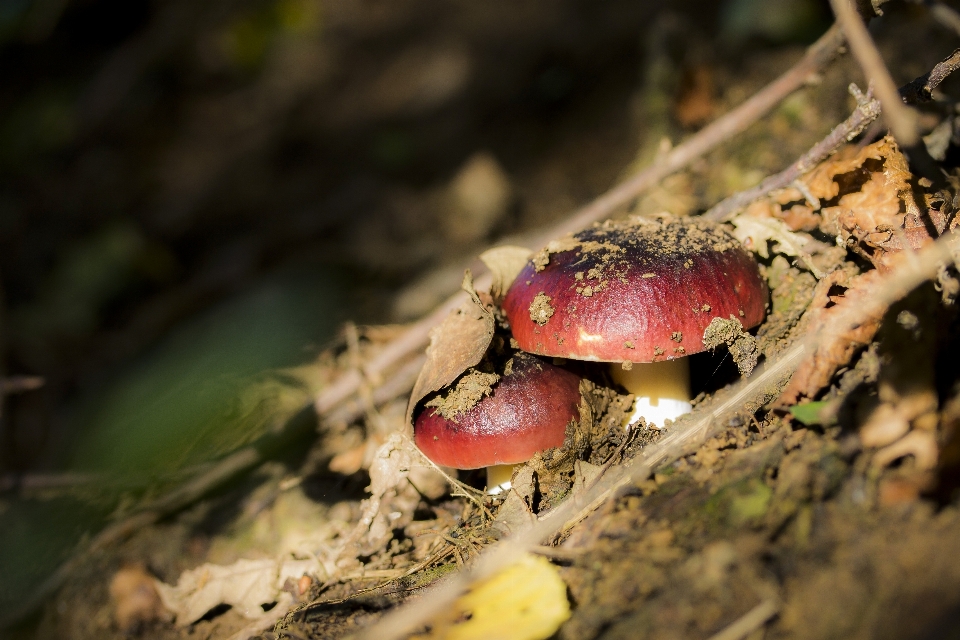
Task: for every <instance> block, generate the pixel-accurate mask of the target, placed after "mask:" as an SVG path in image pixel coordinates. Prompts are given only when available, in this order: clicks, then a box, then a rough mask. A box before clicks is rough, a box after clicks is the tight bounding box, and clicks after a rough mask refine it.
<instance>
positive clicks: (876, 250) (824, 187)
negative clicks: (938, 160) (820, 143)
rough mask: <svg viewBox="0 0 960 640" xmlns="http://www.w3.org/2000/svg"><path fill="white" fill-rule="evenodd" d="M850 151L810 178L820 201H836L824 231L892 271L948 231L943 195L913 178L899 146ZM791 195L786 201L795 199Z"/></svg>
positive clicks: (825, 213) (825, 212) (889, 143)
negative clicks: (903, 257)
mask: <svg viewBox="0 0 960 640" xmlns="http://www.w3.org/2000/svg"><path fill="white" fill-rule="evenodd" d="M854 149H855V147H847V148H845V149H844V150H842V151H841V152H839V153H838V154H836V156H834V157H833V158H831V159H830V160H828V161H826V162H823V163H821V164H820V165H819V166H818V167H817V168H816V169H814V170H813V171H812V172H810V174H808V175H807V176H806V178H805V184H806V186H807V188H808V190H809V191H810V192H811V194H813V195H814V196H815V197H818V198H821V199H825V200H831V199H835V198H837V196H840V197H839V199H838V200H836V202H835V204H832V206H829V207H825V208H823V209H822V210H821V215H822V218H823V220H822V222H821V225H820V228H821V230H822V231H824V232H825V233H829V234H831V235H836V236H838V238H839V240H840V241H842V242H843V243H845V244H846V246H848V247H850V248H851V249H852V250H853V251H855V252H857V253H859V254H860V255H862V256H863V257H865V258H867V259H868V260H870V261H871V262H872V263H873V264H874V266H876V267H877V268H879V269H889V268H890V267H891V266H892V264H891V261H892V260H893V259H894V256H895V254H896V253H898V252H900V251H903V250H904V249H906V248H910V249H913V250H916V249H919V248H921V247H922V246H924V245H925V244H927V243H929V242H932V241H933V239H934V237H936V236H939V235H940V234H941V233H943V231H944V230H945V229H946V227H947V223H948V220H947V218H946V216H945V215H944V214H943V212H942V211H941V210H940V208H941V207H940V204H941V203H940V201H939V198H938V196H936V195H934V194H929V193H925V192H924V190H923V188H922V185H921V181H919V180H916V179H914V176H913V175H912V174H911V173H910V168H909V165H908V164H907V159H906V158H905V157H904V156H903V154H902V153H900V150H899V148H898V147H897V143H896V141H894V140H893V138H891V137H890V136H887V137H886V138H883V139H882V140H879V141H877V142H875V143H873V144H871V145H868V146H866V147H864V148H863V149H861V150H860V151H859V152H857V153H854ZM789 196H790V194H788V193H787V192H786V191H785V192H783V193H782V194H780V201H781V202H783V203H784V204H785V203H786V201H785V200H784V198H786V197H789Z"/></svg>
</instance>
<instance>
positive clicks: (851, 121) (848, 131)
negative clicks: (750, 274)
mask: <svg viewBox="0 0 960 640" xmlns="http://www.w3.org/2000/svg"><path fill="white" fill-rule="evenodd" d="M958 68H960V49H957V50H956V51H954V52H953V53H951V54H950V55H949V56H947V57H946V58H945V59H944V60H942V61H941V62H939V63H937V65H936V66H935V67H934V68H933V69H932V70H931V71H930V72H929V73H925V74H924V75H922V76H920V77H919V78H917V79H915V80H913V81H912V82H910V83H908V84H905V85H903V86H902V87H901V88H900V90H899V91H900V95H901V96H902V97H903V99H904V100H905V101H906V102H909V103H911V104H914V103H917V102H927V101H929V100H931V99H933V91H934V89H936V88H937V87H939V86H940V83H941V82H943V81H944V80H946V79H947V77H948V76H949V75H950V74H951V73H953V72H954V71H956V70H957V69H958ZM850 90H851V92H852V93H853V94H854V96H856V97H857V102H858V104H857V108H856V109H855V110H854V111H853V113H852V114H850V117H848V118H847V119H846V120H844V121H843V122H841V123H840V124H838V125H837V126H836V127H834V128H833V130H832V131H831V132H830V133H829V134H828V135H827V137H825V138H824V139H823V140H821V141H820V142H818V143H817V144H815V145H813V147H811V148H810V150H809V151H807V152H806V153H805V154H803V155H802V156H800V158H799V159H798V160H797V161H796V162H794V163H793V164H791V165H790V166H789V167H787V168H786V169H784V170H783V171H781V172H780V173H777V174H774V175H772V176H768V177H767V178H765V179H764V180H763V181H762V182H761V183H760V184H758V185H757V186H755V187H752V188H750V189H746V190H744V191H741V192H739V193H735V194H733V195H732V196H730V197H728V198H726V199H724V200H721V201H720V202H718V203H717V204H715V205H714V206H713V207H711V208H710V209H708V210H707V212H706V213H704V214H703V216H704V217H705V218H710V219H711V220H728V219H729V218H730V217H731V216H732V214H734V213H736V212H738V211H740V210H741V209H743V208H745V207H746V206H747V205H748V204H750V203H751V202H753V201H754V200H759V199H760V198H762V197H763V196H765V195H767V194H768V193H770V192H771V191H776V190H777V189H783V188H784V187H788V186H790V185H792V184H793V183H794V182H796V181H797V180H798V179H799V178H800V177H801V176H803V174H805V173H806V172H808V171H810V170H811V169H813V168H814V167H815V166H817V165H818V164H820V163H821V162H823V161H824V160H826V159H827V158H828V157H830V156H831V155H833V154H834V153H835V152H836V151H837V149H839V148H840V147H841V146H843V145H844V144H845V143H847V142H850V141H851V140H853V139H854V138H855V137H857V136H858V135H860V134H861V133H863V131H865V130H866V128H867V127H869V126H870V125H871V124H872V123H873V122H875V121H876V119H877V118H879V117H880V112H881V107H880V102H879V101H878V100H875V99H872V98H870V97H869V96H866V97H862V94H861V93H860V91H859V89H856V85H850ZM920 144H923V143H922V142H921V143H920Z"/></svg>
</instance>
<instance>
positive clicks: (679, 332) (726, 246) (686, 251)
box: [503, 216, 767, 362]
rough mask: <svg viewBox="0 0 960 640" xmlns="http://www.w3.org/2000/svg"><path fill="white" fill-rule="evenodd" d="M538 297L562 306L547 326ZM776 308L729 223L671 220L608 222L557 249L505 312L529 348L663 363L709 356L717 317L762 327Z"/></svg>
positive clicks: (544, 255)
mask: <svg viewBox="0 0 960 640" xmlns="http://www.w3.org/2000/svg"><path fill="white" fill-rule="evenodd" d="M538 296H542V297H548V298H549V299H550V305H551V307H552V308H553V310H554V313H553V314H552V315H551V316H550V317H548V318H546V320H545V321H543V317H542V316H538V318H536V319H534V318H532V317H531V314H532V307H531V305H532V304H534V301H535V298H536V297H538ZM766 302H767V286H766V283H765V282H764V281H763V279H762V278H761V276H760V272H759V267H758V265H757V263H756V261H755V260H754V259H753V257H752V256H751V255H750V254H749V253H748V252H747V251H746V250H745V249H744V248H743V246H742V245H741V244H740V243H739V242H738V241H737V240H736V239H735V238H734V237H733V236H732V235H731V234H730V233H728V232H727V231H726V230H725V229H724V228H723V227H722V226H720V225H717V224H715V223H712V222H710V221H707V220H702V219H698V218H676V217H671V216H663V217H659V218H640V217H632V218H630V219H627V220H619V221H608V222H605V223H603V224H598V225H594V226H593V227H591V228H589V229H586V230H584V231H581V232H579V233H577V234H574V235H572V236H568V237H567V238H565V239H563V240H561V241H557V242H553V243H551V244H550V245H548V246H547V248H546V249H544V250H543V251H541V252H540V253H538V254H537V255H536V256H534V259H533V260H531V262H530V263H529V264H528V265H527V266H526V267H525V268H524V270H523V271H522V272H521V273H520V275H519V276H517V279H516V280H515V281H514V283H513V285H512V286H511V287H510V290H509V291H508V292H507V296H506V298H505V300H504V303H503V308H504V311H505V313H506V315H507V318H508V319H509V321H510V325H511V329H512V331H513V336H514V338H516V340H517V342H518V343H519V345H520V348H521V349H524V350H525V351H529V352H532V353H537V354H542V355H550V356H557V357H567V358H574V359H579V360H599V361H604V362H656V361H660V360H669V359H672V358H675V357H679V356H682V355H688V354H692V353H697V352H700V351H703V350H704V348H705V347H704V345H703V343H702V342H701V340H700V337H701V336H702V335H703V332H704V330H705V329H706V327H707V326H708V325H709V324H710V322H711V321H712V320H713V318H715V317H721V318H728V317H730V316H733V317H735V318H738V319H739V320H740V321H741V323H742V324H743V326H744V327H748V328H749V327H752V326H755V325H757V324H759V323H760V321H761V320H762V319H763V317H764V314H765V306H766ZM678 338H679V340H678Z"/></svg>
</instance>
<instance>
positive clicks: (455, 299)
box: [315, 25, 843, 416]
mask: <svg viewBox="0 0 960 640" xmlns="http://www.w3.org/2000/svg"><path fill="white" fill-rule="evenodd" d="M842 44H843V35H842V33H841V32H840V29H839V27H837V26H836V25H834V26H832V27H830V29H829V30H827V32H826V33H824V34H823V35H822V36H821V37H820V39H819V40H817V41H816V42H815V43H814V44H813V45H811V46H810V48H809V49H808V50H807V53H806V54H805V55H804V56H803V58H801V59H800V60H799V61H798V62H797V63H796V64H794V65H793V66H792V67H790V69H788V70H787V71H785V72H784V73H783V74H782V75H781V76H780V77H778V78H777V79H775V80H774V81H773V82H771V83H770V84H768V85H767V86H765V87H764V88H763V89H761V90H760V91H758V92H757V93H756V94H754V95H753V96H752V97H750V98H749V99H748V100H747V101H746V102H744V103H743V104H741V105H740V106H738V107H737V108H735V109H734V110H733V111H730V112H729V113H727V114H725V115H723V116H721V117H720V118H718V119H717V120H716V121H714V122H713V123H711V124H709V125H707V126H706V127H704V128H703V129H701V130H700V131H698V132H697V133H696V134H694V135H693V136H692V137H690V138H689V139H688V140H686V141H685V142H683V143H681V144H679V145H677V146H676V147H674V148H673V150H672V151H670V152H669V153H668V154H666V155H665V156H664V157H663V158H662V159H660V161H659V162H658V164H655V165H653V166H651V167H648V168H647V169H644V170H643V171H641V172H639V173H637V174H636V175H634V176H633V177H631V178H628V179H627V180H625V181H623V182H621V183H620V184H618V185H616V186H615V187H613V188H612V189H610V190H609V191H607V192H606V193H604V194H602V195H601V196H599V197H598V198H597V199H596V200H594V201H593V202H591V203H589V204H587V205H586V206H584V207H582V208H581V209H578V210H577V211H575V212H573V213H572V214H571V215H570V216H569V217H567V218H566V219H564V220H563V221H561V222H560V223H559V224H557V225H555V226H553V227H551V228H550V229H548V230H547V231H546V232H545V233H543V234H541V235H540V236H539V237H537V238H536V239H535V241H534V242H533V243H532V244H537V245H538V246H540V245H544V244H546V243H547V242H549V241H550V240H551V239H553V238H558V237H561V236H563V235H565V234H567V233H569V232H571V231H578V230H579V229H582V228H584V227H587V226H589V225H590V224H592V223H593V222H596V221H598V220H602V219H604V218H606V217H608V216H610V215H611V214H613V213H614V212H615V211H616V210H617V209H618V208H620V207H622V206H623V205H625V204H627V203H629V202H630V201H631V200H633V199H634V198H636V197H637V196H638V195H640V194H641V193H643V192H644V191H645V190H647V189H649V188H650V187H652V186H654V185H656V184H657V183H659V182H660V181H661V180H663V179H664V178H666V177H667V176H669V175H671V174H673V173H675V172H677V171H679V170H680V169H683V168H684V167H686V166H688V165H689V164H690V163H692V162H693V161H694V160H696V159H698V158H700V157H702V156H703V155H704V154H705V153H707V152H709V151H711V150H712V149H714V148H716V147H717V146H719V145H720V144H721V143H723V142H725V141H726V140H729V139H730V138H732V137H734V136H736V135H737V134H739V133H740V132H742V131H744V130H746V129H747V127H749V126H750V125H752V124H753V123H754V122H756V121H757V120H759V119H760V118H761V117H762V116H764V115H765V114H766V113H768V112H769V111H770V110H771V109H773V107H775V106H776V105H777V104H779V103H780V102H781V101H782V100H783V99H784V98H786V97H787V96H789V95H790V94H791V93H793V92H794V91H796V90H797V89H798V88H800V87H801V86H803V84H804V83H805V82H807V80H808V79H809V78H810V77H811V76H812V75H813V74H815V73H817V72H818V71H820V70H821V69H823V68H824V67H825V66H826V65H827V64H828V63H830V62H831V61H832V60H833V59H834V58H835V57H836V55H837V52H838V50H839V48H840V46H841V45H842ZM475 274H476V275H477V277H476V279H475V281H474V283H475V286H476V288H477V289H484V288H487V287H489V286H490V282H491V280H490V275H489V273H486V272H485V271H481V270H477V271H476V272H475ZM465 295H466V294H464V293H457V294H455V295H454V296H452V297H451V298H449V299H448V300H447V301H446V302H444V303H443V304H442V305H441V306H440V307H438V308H437V309H436V310H435V311H433V312H432V313H431V314H430V315H428V316H426V317H425V318H423V319H422V320H420V321H419V322H416V323H415V324H413V325H411V327H410V328H409V329H408V330H407V331H406V332H404V333H403V334H402V335H400V336H399V337H397V338H396V339H395V340H394V341H393V342H391V343H390V344H388V345H387V346H386V347H385V348H384V349H383V350H382V351H381V352H380V353H379V354H378V355H377V356H376V357H374V358H373V359H372V360H371V361H370V362H368V363H367V365H366V366H365V367H364V371H365V373H366V376H368V377H370V378H375V377H376V376H377V375H380V374H382V373H383V372H385V371H387V370H388V369H391V368H392V367H394V366H395V365H396V364H397V363H398V362H400V361H401V360H403V359H405V358H406V357H408V356H409V355H410V354H411V353H413V352H415V351H419V350H421V349H423V348H425V347H426V346H427V342H428V341H429V334H430V330H431V329H432V328H433V327H435V326H437V325H438V324H439V323H440V322H441V321H442V320H443V319H444V318H446V317H447V315H449V313H450V312H451V311H452V310H453V309H456V308H457V307H459V306H460V304H462V302H463V300H464V297H465ZM363 378H364V375H363V374H361V372H359V371H356V370H354V371H350V372H348V373H346V374H344V375H342V376H341V377H340V378H339V379H338V380H337V381H335V382H334V383H332V384H330V385H329V386H327V388H326V389H324V390H323V391H322V392H321V393H320V394H319V395H318V396H317V399H316V403H315V407H316V410H317V413H318V414H319V415H321V416H323V415H325V414H327V413H328V412H330V411H332V410H333V409H334V408H335V407H336V406H337V405H339V404H340V403H342V402H344V401H345V400H346V399H347V398H349V397H350V396H352V395H353V394H355V393H356V392H357V390H358V389H359V388H360V385H361V384H362V382H363Z"/></svg>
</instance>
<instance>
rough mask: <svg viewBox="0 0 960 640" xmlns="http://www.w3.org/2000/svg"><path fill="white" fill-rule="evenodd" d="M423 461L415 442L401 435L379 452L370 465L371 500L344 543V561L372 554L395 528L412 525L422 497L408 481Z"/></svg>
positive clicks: (361, 509) (389, 536) (367, 502)
mask: <svg viewBox="0 0 960 640" xmlns="http://www.w3.org/2000/svg"><path fill="white" fill-rule="evenodd" d="M419 460H420V453H419V452H418V451H417V450H416V449H415V447H414V445H413V443H412V442H411V441H410V440H409V439H407V438H405V437H404V436H403V435H401V434H399V433H394V434H393V435H391V436H390V437H389V438H388V439H387V441H386V442H385V443H384V444H383V445H382V446H381V447H380V448H379V449H377V453H376V455H375V456H374V459H373V463H372V464H371V465H370V486H369V487H367V490H368V491H369V492H370V497H369V498H367V499H366V500H364V501H363V502H362V503H361V504H360V521H359V522H358V523H357V525H356V527H355V528H354V530H353V532H351V533H350V534H349V535H348V536H347V537H346V538H345V540H344V542H343V543H342V547H341V549H342V551H341V558H346V557H347V556H348V555H349V556H350V557H352V558H356V557H357V556H359V555H369V554H370V553H372V552H374V551H376V550H377V549H380V548H381V547H382V546H383V545H384V544H385V543H386V542H387V541H389V540H390V538H392V537H393V530H394V528H397V527H403V526H405V525H406V524H408V523H409V522H410V520H411V519H412V518H413V511H414V509H415V508H416V506H417V504H418V503H419V501H420V494H419V493H418V492H417V490H416V488H415V487H414V486H413V485H412V484H410V482H408V478H409V476H410V471H411V470H412V469H413V468H414V466H415V465H416V464H417V463H418V461H419Z"/></svg>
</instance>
